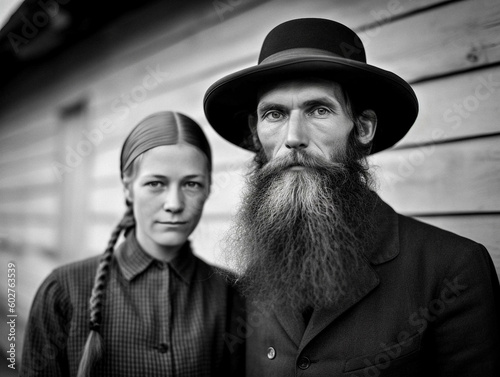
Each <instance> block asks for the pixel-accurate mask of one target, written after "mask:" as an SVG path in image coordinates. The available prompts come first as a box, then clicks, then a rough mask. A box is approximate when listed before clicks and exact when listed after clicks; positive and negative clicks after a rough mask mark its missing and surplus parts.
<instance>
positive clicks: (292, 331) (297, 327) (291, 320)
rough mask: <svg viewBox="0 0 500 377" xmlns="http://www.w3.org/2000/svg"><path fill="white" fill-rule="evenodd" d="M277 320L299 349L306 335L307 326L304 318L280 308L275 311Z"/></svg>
mask: <svg viewBox="0 0 500 377" xmlns="http://www.w3.org/2000/svg"><path fill="white" fill-rule="evenodd" d="M275 314H276V318H277V319H278V322H279V323H280V324H281V327H283V330H285V332H286V333H287V335H288V336H289V337H290V339H291V340H292V341H293V342H294V343H295V346H296V347H297V348H298V347H299V345H300V341H301V339H302V336H303V335H304V330H305V325H304V321H303V320H302V318H300V317H299V316H297V315H296V314H294V313H293V312H292V311H291V310H286V309H284V308H279V309H276V310H275Z"/></svg>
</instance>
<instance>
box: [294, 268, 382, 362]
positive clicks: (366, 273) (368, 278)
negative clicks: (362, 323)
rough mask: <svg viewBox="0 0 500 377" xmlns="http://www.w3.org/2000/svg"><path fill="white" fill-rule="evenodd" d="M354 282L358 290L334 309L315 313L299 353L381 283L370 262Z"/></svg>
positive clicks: (358, 273) (359, 270)
mask: <svg viewBox="0 0 500 377" xmlns="http://www.w3.org/2000/svg"><path fill="white" fill-rule="evenodd" d="M353 281H356V284H355V286H356V287H357V289H356V290H352V291H351V292H350V293H349V294H347V295H346V296H345V297H344V299H343V300H341V301H340V302H339V303H338V304H337V305H336V306H335V307H334V308H324V309H320V310H317V311H314V312H313V314H312V316H311V320H310V321H309V325H308V326H307V328H306V329H305V332H304V336H303V337H302V340H301V341H300V344H299V352H300V351H301V350H302V349H303V348H304V347H305V346H306V345H307V343H309V342H310V341H311V340H312V339H313V338H314V337H315V336H316V335H318V334H319V333H320V332H321V331H322V330H323V329H324V328H325V327H326V326H328V325H329V324H330V323H332V322H333V321H334V320H335V319H337V318H338V317H339V316H340V315H341V314H342V313H344V312H345V311H346V310H347V309H349V308H350V307H352V306H353V305H354V304H356V303H357V302H359V301H360V300H361V299H362V298H363V297H365V296H366V295H367V294H368V293H370V292H371V291H372V290H373V289H374V288H375V287H376V286H377V285H378V284H379V282H380V280H379V277H378V275H377V273H376V272H375V271H374V270H373V269H372V268H371V266H370V265H369V264H368V262H365V263H363V264H362V266H361V267H360V268H359V269H358V272H357V273H356V275H355V278H354V279H353Z"/></svg>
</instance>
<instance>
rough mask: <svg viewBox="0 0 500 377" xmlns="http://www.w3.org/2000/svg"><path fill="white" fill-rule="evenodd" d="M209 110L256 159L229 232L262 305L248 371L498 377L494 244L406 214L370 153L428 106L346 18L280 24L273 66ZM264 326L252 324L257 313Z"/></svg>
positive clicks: (221, 89)
mask: <svg viewBox="0 0 500 377" xmlns="http://www.w3.org/2000/svg"><path fill="white" fill-rule="evenodd" d="M204 106H205V114H206V115H207V119H208V120H209V122H210V124H211V125H212V126H213V127H214V128H215V130H216V131H217V132H218V133H219V134H220V135H221V136H223V137H224V138H226V139H227V140H229V141H230V142H232V143H234V144H236V145H239V146H242V147H244V148H247V149H250V150H253V151H255V152H256V157H255V166H254V169H253V171H252V172H251V174H250V175H249V182H248V187H247V192H246V194H245V196H244V199H243V203H242V207H241V210H240V212H239V214H238V218H237V220H236V223H235V225H234V229H233V230H232V233H231V236H230V238H229V243H228V246H229V247H228V250H229V251H230V252H231V253H232V257H231V258H230V259H232V260H235V261H236V263H237V265H238V266H239V270H240V271H239V272H240V277H239V279H238V284H239V285H240V287H241V288H242V289H243V292H244V293H245V294H246V296H247V297H248V298H249V302H251V303H253V305H254V306H253V307H251V308H249V313H248V314H249V323H248V329H247V334H248V337H247V339H246V341H247V345H246V346H247V374H248V375H249V376H259V377H262V376H273V377H274V376H292V375H296V376H344V375H349V376H389V375H390V376H497V375H499V373H500V372H499V371H500V366H499V359H500V357H499V356H500V326H499V322H500V286H499V283H498V277H497V275H496V273H495V269H494V266H493V263H492V261H491V258H490V256H489V254H488V252H487V251H486V250H485V248H484V247H483V246H482V245H479V244H477V243H475V242H473V241H471V240H468V239H465V238H462V237H460V236H458V235H455V234H452V233H449V232H446V231H444V230H440V229H438V228H435V227H432V226H429V225H426V224H423V223H420V222H418V221H416V220H413V219H411V218H408V217H405V216H402V215H399V214H397V213H395V212H394V210H393V209H392V208H391V207H389V206H388V205H387V204H386V203H384V202H383V201H382V200H381V199H380V198H379V197H378V196H377V194H375V192H374V188H373V183H372V179H371V176H370V172H369V169H368V163H367V156H368V155H369V154H370V153H376V152H378V151H381V150H384V149H386V148H389V147H390V146H392V145H394V144H395V143H396V142H397V141H398V140H400V139H401V138H402V137H403V136H404V135H405V134H406V132H407V131H408V130H409V128H410V127H411V126H412V124H413V122H414V121H415V118H416V116H417V113H418V102H417V99H416V96H415V94H414V92H413V90H412V88H411V87H410V86H409V85H408V83H406V82H405V81H404V80H403V79H401V78H400V77H398V76H397V75H395V74H393V73H391V72H387V71H384V70H382V69H380V68H377V67H374V66H371V65H368V64H366V58H365V53H364V49H363V46H362V43H361V41H360V40H359V38H358V37H357V35H356V34H355V33H354V32H353V31H352V30H350V29H349V28H347V27H345V26H344V25H342V24H339V23H337V22H334V21H330V20H324V19H298V20H292V21H288V22H285V23H284V24H281V25H279V26H277V27H276V28H275V29H273V30H272V31H271V32H270V33H269V34H268V36H267V38H266V40H265V41H264V44H263V47H262V50H261V54H260V57H259V64H258V65H257V66H255V67H250V68H247V69H245V70H242V71H239V72H236V73H234V74H232V75H229V76H227V77H224V78H222V79H221V80H219V81H218V82H216V83H215V84H214V85H212V86H211V87H210V88H209V89H208V91H207V93H206V95H205V100H204ZM256 313H257V314H260V313H266V314H265V315H263V316H261V317H262V318H264V319H265V320H263V321H261V322H260V323H257V322H255V321H254V322H253V323H250V320H251V317H252V315H253V316H255V315H256Z"/></svg>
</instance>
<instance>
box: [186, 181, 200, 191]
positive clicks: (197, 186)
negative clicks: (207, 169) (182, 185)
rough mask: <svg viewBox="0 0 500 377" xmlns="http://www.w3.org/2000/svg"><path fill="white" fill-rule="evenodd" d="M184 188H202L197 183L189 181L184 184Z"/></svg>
mask: <svg viewBox="0 0 500 377" xmlns="http://www.w3.org/2000/svg"><path fill="white" fill-rule="evenodd" d="M186 187H187V188H189V189H199V188H202V187H203V186H202V184H201V183H199V182H193V181H189V182H186Z"/></svg>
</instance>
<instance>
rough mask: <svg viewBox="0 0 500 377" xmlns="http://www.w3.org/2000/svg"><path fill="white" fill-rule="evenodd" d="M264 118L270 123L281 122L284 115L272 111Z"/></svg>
mask: <svg viewBox="0 0 500 377" xmlns="http://www.w3.org/2000/svg"><path fill="white" fill-rule="evenodd" d="M264 118H265V119H267V120H270V121H276V120H281V119H282V118H283V114H282V113H280V112H279V111H276V110H271V111H268V112H267V113H265V114H264Z"/></svg>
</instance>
